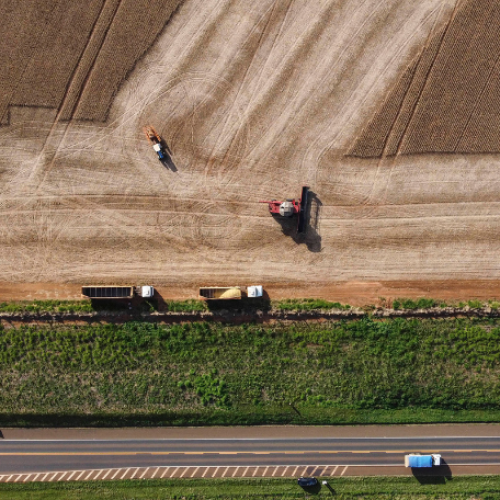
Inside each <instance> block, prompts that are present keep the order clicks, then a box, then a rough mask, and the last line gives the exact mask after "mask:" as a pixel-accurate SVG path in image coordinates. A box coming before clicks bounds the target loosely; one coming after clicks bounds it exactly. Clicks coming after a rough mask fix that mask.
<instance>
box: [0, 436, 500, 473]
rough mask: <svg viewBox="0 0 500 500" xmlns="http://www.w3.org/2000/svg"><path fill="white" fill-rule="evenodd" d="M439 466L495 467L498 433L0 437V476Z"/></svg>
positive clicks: (499, 447) (499, 446)
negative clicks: (408, 457) (431, 462)
mask: <svg viewBox="0 0 500 500" xmlns="http://www.w3.org/2000/svg"><path fill="white" fill-rule="evenodd" d="M411 452H419V453H441V454H442V457H443V461H444V463H445V465H448V466H454V465H500V437H492V436H488V437H456V436H448V437H407V438H402V437H378V438H359V437H357V438H350V437H347V438H331V437H325V438H300V439H296V438H280V439H274V438H271V439H269V438H268V439H260V438H249V439H241V438H228V439H221V438H215V439H106V440H97V439H94V440H67V439H63V440H56V439H55V440H47V439H44V440H17V439H12V440H10V439H6V440H3V441H2V442H0V474H5V473H21V472H39V471H55V470H57V471H65V470H75V469H91V468H117V467H154V466H157V467H159V466H174V467H184V466H190V467H193V466H195V467H198V466H199V467H203V466H226V467H227V466H273V465H274V466H282V465H320V464H328V465H366V466H374V465H386V466H394V465H399V466H401V465H403V457H404V455H405V454H406V453H411Z"/></svg>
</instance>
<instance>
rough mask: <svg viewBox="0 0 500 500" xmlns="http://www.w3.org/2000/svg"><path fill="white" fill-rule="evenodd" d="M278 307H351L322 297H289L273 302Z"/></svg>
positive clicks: (309, 309) (289, 309)
mask: <svg viewBox="0 0 500 500" xmlns="http://www.w3.org/2000/svg"><path fill="white" fill-rule="evenodd" d="M273 305H274V307H275V308H276V309H279V310H280V311H312V310H316V309H340V310H343V311H345V310H348V309H351V306H350V305H347V304H340V303H339V302H328V301H326V300H322V299H287V300H280V301H279V302H276V303H273Z"/></svg>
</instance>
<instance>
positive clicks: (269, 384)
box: [0, 318, 500, 425]
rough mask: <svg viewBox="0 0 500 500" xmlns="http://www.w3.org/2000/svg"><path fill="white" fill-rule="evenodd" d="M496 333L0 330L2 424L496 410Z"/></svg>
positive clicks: (422, 326)
mask: <svg viewBox="0 0 500 500" xmlns="http://www.w3.org/2000/svg"><path fill="white" fill-rule="evenodd" d="M499 340H500V320H499V319H488V320H484V319H483V320H481V319H465V318H463V319H453V320H418V319H410V320H407V319H391V320H385V321H374V320H372V319H370V318H364V319H362V320H357V321H329V322H325V323H314V324H309V323H307V322H295V323H294V324H293V326H286V325H280V324H273V325H270V326H267V327H264V326H261V325H250V324H245V325H241V326H231V325H226V324H218V323H210V324H209V323H202V322H195V323H187V324H176V325H159V324H152V323H147V322H133V323H127V324H124V325H113V324H108V325H101V324H94V325H87V326H67V325H64V324H62V325H51V326H29V327H28V326H23V327H20V328H9V329H0V422H2V423H3V424H4V425H23V424H27V425H37V423H38V425H78V424H79V423H80V425H116V423H118V422H119V423H120V425H125V424H126V425H148V424H151V425H158V424H162V425H169V424H170V425H210V424H228V425H230V424H266V423H302V424H329V423H377V422H384V423H385V422H392V423H396V422H399V423H402V422H429V421H441V422H445V421H448V422H453V421H500V377H499V375H500V342H499ZM113 422H115V423H113Z"/></svg>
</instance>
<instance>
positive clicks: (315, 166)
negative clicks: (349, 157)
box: [303, 4, 444, 204]
mask: <svg viewBox="0 0 500 500" xmlns="http://www.w3.org/2000/svg"><path fill="white" fill-rule="evenodd" d="M443 8H444V4H443V6H441V9H443ZM437 10H438V8H436V9H433V10H431V12H430V13H429V15H428V16H427V17H425V18H424V19H423V21H422V22H421V23H420V26H422V25H425V24H426V23H427V22H428V21H429V19H431V18H432V17H434V16H436V11H437ZM440 17H441V16H440V14H439V13H438V14H437V17H436V18H435V19H436V22H437V20H439V18H440ZM409 21H410V18H408V20H407V23H409ZM406 31H407V30H406V29H405V27H404V25H403V27H402V29H401V32H405V33H406ZM415 31H416V30H414V31H413V33H412V36H409V37H408V38H407V40H406V42H405V43H404V44H402V45H401V47H400V48H399V49H398V51H397V52H396V53H395V54H394V55H393V56H392V58H391V59H390V60H389V61H388V62H387V63H386V70H388V69H390V68H391V66H392V65H393V64H394V63H395V61H396V60H397V59H398V58H399V57H400V55H401V53H403V52H404V51H407V50H408V46H409V45H410V43H411V42H412V38H413V36H415ZM432 31H433V29H431V32H432ZM366 73H367V75H369V74H370V72H369V71H367V72H366ZM383 75H384V72H381V73H380V75H379V76H378V78H377V80H376V81H375V82H374V83H373V85H377V83H378V81H379V80H381V79H382V78H383ZM363 83H364V82H363V81H362V82H360V84H359V85H358V86H357V87H356V88H354V89H353V90H352V92H351V95H350V97H349V98H348V99H346V101H345V103H344V105H343V106H342V107H341V109H340V112H339V113H338V114H340V115H341V116H344V115H345V114H346V112H348V107H349V104H350V102H351V101H352V99H353V98H354V96H355V94H356V93H357V92H359V88H360V87H362V86H363ZM368 98H369V97H368V96H366V97H365V99H364V100H363V101H362V102H361V106H362V105H363V104H364V103H365V102H366V101H367V99H368ZM355 113H356V110H354V109H353V110H351V113H350V115H349V116H348V117H347V118H346V120H347V121H350V120H351V119H352V117H353V116H354V115H355ZM335 120H336V116H335V117H333V118H332V120H331V122H330V124H333V123H334V122H335ZM329 129H330V126H327V127H324V133H323V134H321V135H319V136H318V137H317V139H315V140H314V141H313V142H312V143H311V145H310V146H309V147H308V149H307V150H306V153H305V154H304V159H303V168H304V169H306V168H307V165H310V166H309V167H308V168H307V170H308V179H312V178H313V177H314V184H316V185H317V184H318V177H319V176H320V175H321V170H322V169H321V164H320V158H321V156H322V155H323V154H324V153H325V151H327V150H328V149H329V148H331V147H332V144H333V143H334V142H335V141H336V140H338V138H339V136H340V134H341V133H342V129H340V130H339V131H338V132H337V133H336V134H335V135H334V136H331V134H330V138H329V143H328V144H327V145H326V146H324V147H323V148H322V149H321V151H319V152H318V153H317V155H316V157H313V156H312V155H313V154H314V150H315V149H316V148H317V145H318V144H320V142H322V141H324V139H323V137H325V136H326V135H327V132H328V130H329ZM378 170H379V166H377V171H378ZM374 183H375V181H374ZM374 190H375V185H374V184H373V189H372V194H369V195H366V199H365V201H364V202H363V201H362V202H361V203H362V204H370V202H371V198H372V196H373V193H374ZM360 194H361V193H360Z"/></svg>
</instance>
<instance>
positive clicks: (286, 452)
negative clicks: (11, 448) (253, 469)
mask: <svg viewBox="0 0 500 500" xmlns="http://www.w3.org/2000/svg"><path fill="white" fill-rule="evenodd" d="M438 451H441V452H442V453H444V452H446V453H480V452H482V453H500V449H494V450H486V449H468V450H463V449H460V450H436V449H433V450H419V453H422V454H425V453H437V452H438ZM340 453H345V454H363V453H364V454H367V453H368V454H369V453H398V454H401V453H404V454H405V453H410V452H409V451H408V450H282V451H151V452H141V451H82V452H79V451H49V452H38V451H35V452H0V456H5V457H36V456H137V455H139V456H141V455H155V456H159V455H306V454H311V455H314V454H322V455H337V454H340Z"/></svg>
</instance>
